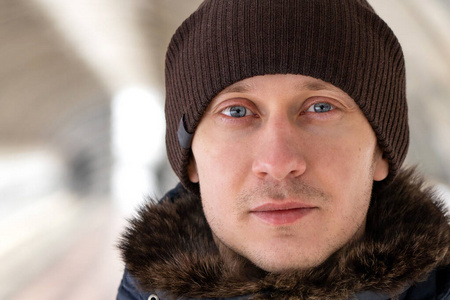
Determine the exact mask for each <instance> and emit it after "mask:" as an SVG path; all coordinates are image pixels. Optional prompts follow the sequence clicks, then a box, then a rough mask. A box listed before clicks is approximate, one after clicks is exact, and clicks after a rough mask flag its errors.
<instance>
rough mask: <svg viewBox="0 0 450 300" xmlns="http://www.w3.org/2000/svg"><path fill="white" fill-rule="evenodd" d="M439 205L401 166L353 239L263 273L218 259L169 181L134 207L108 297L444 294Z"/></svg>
mask: <svg viewBox="0 0 450 300" xmlns="http://www.w3.org/2000/svg"><path fill="white" fill-rule="evenodd" d="M444 211H445V209H444V206H443V205H442V203H440V202H439V201H438V200H437V198H436V196H434V195H433V193H432V192H431V191H430V190H428V189H424V188H423V186H422V182H421V181H420V180H419V179H417V178H416V176H415V175H414V173H413V172H412V171H407V172H406V171H404V172H402V173H401V174H400V175H399V176H397V178H396V179H395V181H394V182H393V183H392V184H391V185H389V187H388V188H386V189H384V190H383V191H382V192H379V193H377V194H374V195H373V197H372V202H371V205H370V208H369V212H368V216H367V225H366V234H365V236H364V238H363V239H361V240H359V241H357V242H353V243H351V244H348V245H346V246H345V247H344V248H342V249H340V250H338V251H337V252H336V253H335V254H333V255H332V256H331V257H330V258H329V259H328V260H327V261H325V262H324V263H322V264H321V265H319V266H317V267H315V268H312V269H309V270H306V271H305V270H303V271H289V272H284V273H280V274H273V273H268V272H265V271H262V270H259V271H257V272H255V271H254V269H255V267H254V266H252V265H251V264H250V263H249V262H248V261H246V260H245V259H242V261H236V262H235V263H233V264H229V263H226V262H225V261H224V260H223V259H222V258H221V256H220V254H219V251H218V249H217V247H216V245H215V244H214V241H213V238H212V234H211V231H210V228H209V226H208V224H207V222H206V219H205V217H204V214H203V211H202V206H201V202H200V199H199V198H198V197H196V196H195V195H193V194H191V193H189V192H187V191H186V190H184V189H183V187H181V186H178V187H177V188H176V189H175V190H173V191H171V192H170V193H169V194H167V195H166V196H165V197H164V198H163V199H162V200H161V201H160V202H159V203H158V204H153V203H151V202H149V203H148V204H147V205H146V206H145V207H143V208H142V210H141V211H140V213H139V215H138V217H137V218H135V219H134V220H132V221H131V224H130V227H129V228H128V229H127V231H126V232H125V234H124V235H123V237H122V240H121V243H120V248H121V250H122V255H123V259H124V261H125V264H126V271H125V274H124V277H123V280H122V283H121V285H120V287H119V294H118V297H117V299H119V300H136V299H152V298H151V297H154V298H153V299H158V297H159V299H164V300H165V299H249V298H251V299H305V300H306V299H309V300H319V299H342V300H347V299H360V300H362V299H365V300H369V299H370V300H386V299H400V300H425V299H427V300H431V299H436V300H444V299H447V300H448V299H450V266H449V264H450V251H449V249H450V226H449V217H448V214H447V213H445V212H444ZM243 270H244V271H243ZM245 270H252V271H251V272H245ZM150 296H151V297H150Z"/></svg>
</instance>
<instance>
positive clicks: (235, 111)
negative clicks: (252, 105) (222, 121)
mask: <svg viewBox="0 0 450 300" xmlns="http://www.w3.org/2000/svg"><path fill="white" fill-rule="evenodd" d="M222 113H223V114H224V115H226V116H229V117H233V118H242V117H246V116H252V115H253V113H252V112H251V111H250V110H249V109H247V108H245V107H244V106H230V107H227V108H225V109H224V110H222Z"/></svg>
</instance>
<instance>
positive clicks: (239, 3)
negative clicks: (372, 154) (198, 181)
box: [165, 0, 409, 192]
mask: <svg viewBox="0 0 450 300" xmlns="http://www.w3.org/2000/svg"><path fill="white" fill-rule="evenodd" d="M264 74H302V75H306V76H311V77H314V78H318V79H322V80H324V81H327V82H329V83H331V84H333V85H335V86H337V87H339V88H340V89H341V90H343V91H345V92H346V93H347V94H348V95H349V96H350V97H352V98H353V99H354V100H355V102H356V103H357V104H358V105H359V107H360V108H361V110H362V112H363V113H364V115H365V116H366V118H367V120H368V121H369V123H370V124H371V126H372V128H373V130H374V131H375V133H376V136H377V139H378V143H379V145H380V147H381V149H382V151H383V153H384V156H385V157H386V158H387V159H388V161H389V167H390V169H389V176H388V178H387V179H385V181H386V182H390V181H391V180H392V179H393V178H394V176H395V174H396V173H397V171H398V169H399V168H400V166H401V164H402V163H403V160H404V158H405V156H406V153H407V149H408V145H409V129H408V120H407V118H408V117H407V105H406V95H405V93H406V91H405V65H404V58H403V53H402V50H401V47H400V44H399V43H398V41H397V38H396V37H395V35H394V34H393V32H392V31H391V29H390V28H389V27H388V26H387V25H386V23H384V22H383V21H382V20H381V19H380V17H378V15H377V14H376V13H375V12H374V10H373V9H372V8H371V6H370V5H369V4H368V3H367V2H366V1H365V0H339V1H337V0H245V1H244V0H207V1H205V2H203V3H202V5H201V6H200V7H199V8H198V9H197V11H195V12H194V13H193V14H192V15H191V16H190V17H189V18H188V19H187V20H186V21H185V22H184V23H183V24H182V25H181V26H180V27H179V28H178V30H177V31H176V33H175V35H174V36H173V38H172V40H171V42H170V44H169V48H168V51H167V56H166V107H165V113H166V122H167V127H166V128H167V132H166V145H167V154H168V158H169V161H170V163H171V166H172V168H173V170H174V171H175V173H176V174H177V176H178V177H179V178H180V181H181V182H182V184H183V185H184V186H185V187H187V188H188V189H190V190H191V191H194V192H198V186H197V185H195V184H192V183H191V182H190V181H189V178H188V175H187V165H188V163H189V156H190V149H185V148H183V147H182V146H181V145H180V142H179V139H178V136H177V131H178V129H179V124H180V120H182V124H183V125H184V129H185V130H186V131H187V132H189V133H194V132H195V129H196V127H197V125H198V124H199V122H200V120H201V118H202V116H203V113H204V112H205V110H206V108H207V106H208V104H209V103H210V102H211V100H212V99H213V98H214V97H215V96H216V95H217V94H218V93H219V92H220V91H222V90H223V89H224V88H226V87H227V86H229V85H231V84H233V83H235V82H237V81H240V80H243V79H245V78H249V77H253V76H257V75H264Z"/></svg>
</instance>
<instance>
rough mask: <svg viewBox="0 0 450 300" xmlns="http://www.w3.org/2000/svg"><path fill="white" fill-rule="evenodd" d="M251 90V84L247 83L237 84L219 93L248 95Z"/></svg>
mask: <svg viewBox="0 0 450 300" xmlns="http://www.w3.org/2000/svg"><path fill="white" fill-rule="evenodd" d="M250 90H252V86H251V85H250V84H248V83H246V82H237V83H235V84H232V85H230V86H228V87H226V88H224V89H223V91H221V92H220V93H219V95H220V94H227V93H246V92H248V91H250Z"/></svg>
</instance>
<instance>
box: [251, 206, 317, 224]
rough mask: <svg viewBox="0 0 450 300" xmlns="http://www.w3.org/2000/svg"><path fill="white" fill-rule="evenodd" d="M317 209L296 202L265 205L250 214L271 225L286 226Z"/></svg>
mask: <svg viewBox="0 0 450 300" xmlns="http://www.w3.org/2000/svg"><path fill="white" fill-rule="evenodd" d="M315 209H317V207H315V206H312V205H308V204H302V203H297V202H286V203H283V202H281V203H266V204H263V205H260V206H257V207H255V208H253V209H252V210H251V211H250V213H251V214H252V215H254V216H255V217H257V218H259V219H261V220H262V221H264V222H265V223H269V224H271V225H287V224H291V223H294V222H295V221H297V220H299V219H301V218H302V217H304V216H306V215H308V214H310V213H311V212H313V211H314V210H315Z"/></svg>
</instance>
